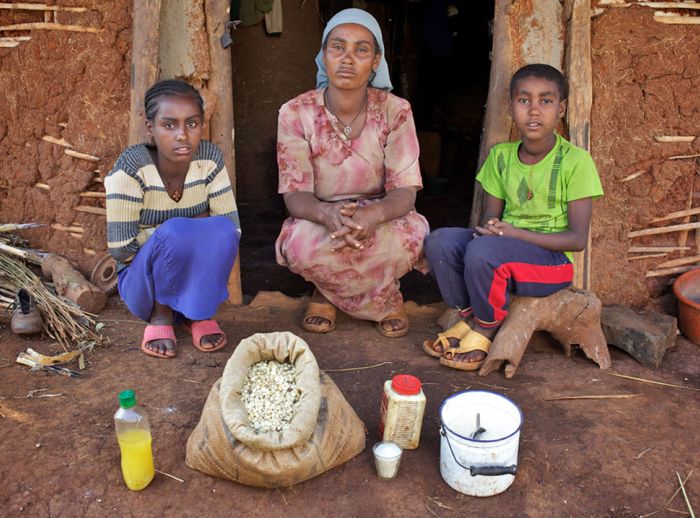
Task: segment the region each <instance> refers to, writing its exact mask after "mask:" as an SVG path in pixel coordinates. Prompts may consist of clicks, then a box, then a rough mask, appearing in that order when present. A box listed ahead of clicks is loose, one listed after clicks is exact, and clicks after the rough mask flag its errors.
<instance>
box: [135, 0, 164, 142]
mask: <svg viewBox="0 0 700 518" xmlns="http://www.w3.org/2000/svg"><path fill="white" fill-rule="evenodd" d="M160 10H161V0H134V1H133V3H132V25H131V31H132V44H131V48H132V49H138V51H137V52H134V51H132V52H131V104H130V108H129V145H130V146H131V145H134V144H141V143H143V142H147V140H148V136H147V135H146V126H145V122H146V116H145V115H146V114H145V113H144V106H143V98H144V95H145V94H146V90H148V88H150V86H151V85H152V84H153V83H155V82H156V81H157V80H158V70H159V64H158V52H159V48H160V46H159V41H160Z"/></svg>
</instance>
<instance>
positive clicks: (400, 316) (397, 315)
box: [374, 311, 409, 338]
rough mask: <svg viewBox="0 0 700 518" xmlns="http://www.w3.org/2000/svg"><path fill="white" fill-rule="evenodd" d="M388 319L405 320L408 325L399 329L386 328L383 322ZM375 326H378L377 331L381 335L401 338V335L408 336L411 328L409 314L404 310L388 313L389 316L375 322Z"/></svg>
mask: <svg viewBox="0 0 700 518" xmlns="http://www.w3.org/2000/svg"><path fill="white" fill-rule="evenodd" d="M387 320H403V321H404V322H406V325H405V326H404V327H402V328H401V329H397V330H393V329H386V328H385V327H384V326H383V325H382V322H386V321H387ZM374 327H376V328H377V332H378V333H379V334H380V335H382V336H386V337H387V338H399V337H401V336H406V334H407V333H408V328H409V323H408V316H407V315H406V313H404V312H403V311H396V312H394V313H392V314H391V315H388V316H386V317H384V318H382V319H381V320H380V321H379V322H375V324H374Z"/></svg>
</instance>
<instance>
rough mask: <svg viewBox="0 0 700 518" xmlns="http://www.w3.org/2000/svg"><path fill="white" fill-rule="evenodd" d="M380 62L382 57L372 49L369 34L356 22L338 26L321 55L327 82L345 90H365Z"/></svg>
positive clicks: (372, 40) (372, 39) (373, 46)
mask: <svg viewBox="0 0 700 518" xmlns="http://www.w3.org/2000/svg"><path fill="white" fill-rule="evenodd" d="M380 59H381V54H379V53H378V49H376V48H375V45H374V37H373V36H372V33H371V32H370V31H369V30H367V29H366V28H365V27H363V26H362V25H357V24H355V23H346V24H342V25H338V26H337V27H336V28H335V29H333V30H332V31H331V33H330V34H329V35H328V41H327V43H326V48H325V50H324V52H323V63H324V64H325V65H326V73H327V74H328V81H329V82H330V84H332V85H333V86H334V87H336V88H341V89H344V90H346V89H347V90H354V89H357V88H364V87H366V86H367V83H369V76H370V74H371V73H372V71H373V70H375V69H376V68H377V67H378V66H379V60H380Z"/></svg>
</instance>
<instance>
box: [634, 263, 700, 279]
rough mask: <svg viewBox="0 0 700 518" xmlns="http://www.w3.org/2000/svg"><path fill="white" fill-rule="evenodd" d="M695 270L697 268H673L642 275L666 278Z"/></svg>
mask: <svg viewBox="0 0 700 518" xmlns="http://www.w3.org/2000/svg"><path fill="white" fill-rule="evenodd" d="M695 268H697V266H677V267H675V268H665V269H663V270H650V271H648V272H647V273H646V274H644V277H647V278H648V277H666V276H667V275H676V274H677V273H685V272H689V271H690V270H694V269H695Z"/></svg>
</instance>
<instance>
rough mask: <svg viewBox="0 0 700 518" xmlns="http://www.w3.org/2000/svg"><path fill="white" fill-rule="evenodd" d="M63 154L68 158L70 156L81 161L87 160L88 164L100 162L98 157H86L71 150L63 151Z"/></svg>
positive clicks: (84, 154)
mask: <svg viewBox="0 0 700 518" xmlns="http://www.w3.org/2000/svg"><path fill="white" fill-rule="evenodd" d="M63 152H64V153H65V154H66V155H68V156H72V157H73V158H79V159H81V160H87V161H88V162H99V161H100V158H99V157H96V156H93V155H88V154H87V153H80V152H79V151H75V150H73V149H64V150H63Z"/></svg>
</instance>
